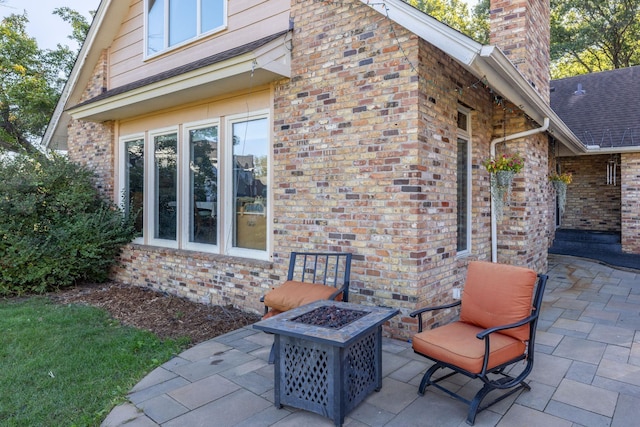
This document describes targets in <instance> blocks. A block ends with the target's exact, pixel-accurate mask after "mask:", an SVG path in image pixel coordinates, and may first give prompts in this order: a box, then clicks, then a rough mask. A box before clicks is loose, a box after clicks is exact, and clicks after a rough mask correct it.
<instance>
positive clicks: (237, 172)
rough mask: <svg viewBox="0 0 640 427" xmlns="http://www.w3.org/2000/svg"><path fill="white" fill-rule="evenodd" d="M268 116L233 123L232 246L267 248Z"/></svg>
mask: <svg viewBox="0 0 640 427" xmlns="http://www.w3.org/2000/svg"><path fill="white" fill-rule="evenodd" d="M268 135H269V133H268V126H267V119H257V120H250V121H246V122H239V123H234V124H233V201H234V203H233V205H234V224H233V230H234V242H233V245H234V247H238V248H245V249H258V250H266V248H267V216H266V213H267V206H266V201H267V194H268V188H267V184H268V174H267V166H268V165H267V150H268Z"/></svg>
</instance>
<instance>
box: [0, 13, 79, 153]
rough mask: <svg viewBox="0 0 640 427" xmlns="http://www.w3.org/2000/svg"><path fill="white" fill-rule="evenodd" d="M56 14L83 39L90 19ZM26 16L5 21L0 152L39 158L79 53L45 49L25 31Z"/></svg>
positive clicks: (0, 30)
mask: <svg viewBox="0 0 640 427" xmlns="http://www.w3.org/2000/svg"><path fill="white" fill-rule="evenodd" d="M55 13H56V14H57V15H58V16H60V17H61V18H62V19H64V20H65V21H66V22H69V23H71V25H72V27H73V33H72V35H71V36H70V38H72V39H74V40H76V41H78V42H80V44H81V42H82V40H84V36H85V35H86V31H87V29H88V27H89V24H88V23H87V21H86V19H84V17H83V16H82V15H80V14H79V13H77V12H75V11H73V10H71V9H69V8H59V9H56V11H55ZM28 22H29V20H28V18H27V15H26V13H24V14H22V15H17V14H12V15H9V16H8V17H6V18H4V19H2V22H0V148H2V149H5V150H8V151H13V152H19V153H27V154H30V155H36V154H38V153H39V150H38V148H37V147H36V143H37V142H38V141H39V140H40V139H41V138H42V135H43V134H44V131H45V129H46V126H47V124H48V122H49V119H50V118H51V114H52V113H53V110H54V108H55V105H56V103H57V101H58V98H59V96H60V93H61V92H62V88H63V87H64V84H65V81H66V79H67V76H68V75H69V72H70V71H71V68H72V67H73V63H74V61H75V57H76V54H77V52H74V51H72V50H71V49H70V48H69V47H68V46H63V45H60V44H59V45H58V46H57V48H56V49H53V50H49V49H40V48H39V47H38V44H37V42H36V40H35V39H34V38H33V37H30V36H29V35H28V34H27V31H26V25H27V23H28Z"/></svg>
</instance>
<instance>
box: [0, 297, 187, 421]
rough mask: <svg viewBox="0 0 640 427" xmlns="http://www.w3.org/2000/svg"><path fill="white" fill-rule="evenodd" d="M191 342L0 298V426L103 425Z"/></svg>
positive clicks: (72, 308) (38, 300)
mask: <svg viewBox="0 0 640 427" xmlns="http://www.w3.org/2000/svg"><path fill="white" fill-rule="evenodd" d="M186 343H187V341H186V340H185V341H182V342H176V341H172V340H165V341H162V340H160V339H159V338H157V337H156V336H155V335H153V334H151V333H150V332H146V331H140V330H137V329H133V328H129V327H125V326H122V325H120V324H119V323H118V322H117V321H116V320H113V319H111V318H110V317H109V315H108V313H107V312H106V311H104V310H100V309H96V308H93V307H86V306H79V305H57V304H54V303H52V302H50V301H49V300H48V299H47V298H44V297H34V298H28V299H22V300H19V301H14V300H0V425H2V426H29V427H30V426H98V425H100V422H101V421H102V420H103V419H104V418H105V417H106V416H107V414H108V413H109V411H110V410H111V409H112V407H113V406H114V405H116V404H118V403H120V402H122V401H123V399H124V398H125V396H126V394H127V392H128V391H129V390H130V389H131V388H132V387H133V386H134V385H135V384H136V383H137V382H138V381H140V379H142V377H144V375H145V374H147V373H148V372H150V371H151V370H152V369H153V368H155V367H156V366H159V365H160V364H162V363H164V362H165V361H167V360H169V359H170V358H171V356H173V355H174V354H177V353H178V352H179V351H181V350H182V349H183V348H184V347H185V346H186Z"/></svg>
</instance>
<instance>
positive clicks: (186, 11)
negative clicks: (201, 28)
mask: <svg viewBox="0 0 640 427" xmlns="http://www.w3.org/2000/svg"><path fill="white" fill-rule="evenodd" d="M197 14H198V7H197V4H196V0H169V46H173V45H175V44H178V43H180V42H183V41H185V40H189V39H191V38H194V37H195V36H196V34H197V32H196V31H197V27H196V26H197V25H198V17H197Z"/></svg>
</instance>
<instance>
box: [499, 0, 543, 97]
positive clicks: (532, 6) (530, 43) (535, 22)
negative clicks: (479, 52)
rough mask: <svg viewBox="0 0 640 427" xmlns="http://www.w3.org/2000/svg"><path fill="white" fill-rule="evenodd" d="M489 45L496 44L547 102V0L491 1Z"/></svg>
mask: <svg viewBox="0 0 640 427" xmlns="http://www.w3.org/2000/svg"><path fill="white" fill-rule="evenodd" d="M490 3H491V5H490V27H491V33H490V44H492V45H496V46H499V47H500V48H501V49H502V51H503V52H504V53H505V54H506V55H507V57H509V59H510V60H511V62H512V63H513V64H514V65H515V66H516V68H518V70H520V72H521V73H522V74H523V75H524V76H526V77H527V78H528V79H529V81H530V82H531V83H532V86H533V87H534V88H535V89H536V90H537V91H538V93H539V94H540V96H541V97H542V98H543V99H544V100H545V101H546V102H547V103H548V102H549V46H550V32H549V13H550V12H549V0H491V2H490Z"/></svg>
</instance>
